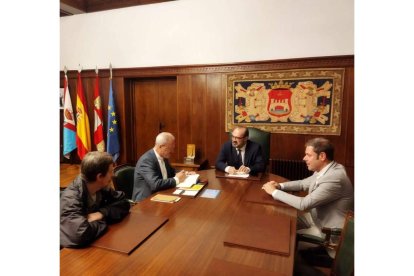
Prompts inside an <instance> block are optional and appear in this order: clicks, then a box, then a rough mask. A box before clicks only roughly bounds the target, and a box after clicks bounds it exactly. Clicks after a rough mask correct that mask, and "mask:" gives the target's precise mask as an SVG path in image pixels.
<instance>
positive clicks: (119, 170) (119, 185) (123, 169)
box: [113, 164, 135, 199]
mask: <svg viewBox="0 0 414 276" xmlns="http://www.w3.org/2000/svg"><path fill="white" fill-rule="evenodd" d="M114 171H115V172H114V178H113V182H114V186H115V190H118V191H123V192H124V193H125V195H126V197H127V198H128V199H131V198H132V190H133V188H134V172H135V167H133V166H130V165H127V164H125V165H120V166H117V167H116V168H115V169H114Z"/></svg>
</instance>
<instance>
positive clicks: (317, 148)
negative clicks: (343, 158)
mask: <svg viewBox="0 0 414 276" xmlns="http://www.w3.org/2000/svg"><path fill="white" fill-rule="evenodd" d="M305 146H306V147H313V151H314V152H316V154H317V155H318V156H319V154H320V153H321V152H324V153H325V154H326V158H327V159H328V160H329V161H333V160H334V146H333V145H332V143H331V142H330V141H329V140H328V139H326V138H322V137H318V138H313V139H311V140H309V141H308V142H306V145H305Z"/></svg>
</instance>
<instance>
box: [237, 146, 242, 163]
mask: <svg viewBox="0 0 414 276" xmlns="http://www.w3.org/2000/svg"><path fill="white" fill-rule="evenodd" d="M237 163H238V165H239V167H240V166H241V165H243V160H242V155H241V150H240V149H238V150H237Z"/></svg>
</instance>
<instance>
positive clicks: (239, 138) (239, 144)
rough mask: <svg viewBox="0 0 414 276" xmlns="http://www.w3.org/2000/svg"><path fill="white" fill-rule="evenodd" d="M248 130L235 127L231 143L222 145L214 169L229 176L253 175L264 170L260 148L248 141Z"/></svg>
mask: <svg viewBox="0 0 414 276" xmlns="http://www.w3.org/2000/svg"><path fill="white" fill-rule="evenodd" d="M248 139H249V130H248V129H247V128H245V127H236V128H235V129H234V130H233V132H232V137H231V141H227V142H226V143H224V145H223V147H222V148H221V150H220V153H219V156H218V157H217V161H216V169H218V170H221V171H225V172H227V173H230V174H235V173H238V172H240V173H248V174H252V175H255V174H257V173H260V172H264V170H265V162H264V159H263V152H262V147H261V146H260V145H259V144H257V143H255V142H253V141H250V140H248Z"/></svg>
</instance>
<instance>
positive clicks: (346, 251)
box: [298, 211, 354, 276]
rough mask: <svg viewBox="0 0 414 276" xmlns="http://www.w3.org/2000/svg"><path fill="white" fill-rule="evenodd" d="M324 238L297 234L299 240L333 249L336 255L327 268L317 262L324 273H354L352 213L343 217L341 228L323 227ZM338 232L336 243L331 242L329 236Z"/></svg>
mask: <svg viewBox="0 0 414 276" xmlns="http://www.w3.org/2000/svg"><path fill="white" fill-rule="evenodd" d="M322 232H324V233H325V234H326V236H325V239H321V238H317V237H315V236H311V235H298V239H299V241H306V242H310V243H314V244H318V245H319V246H323V247H325V248H331V249H335V251H336V255H335V259H334V260H333V264H332V265H331V266H329V269H324V268H323V267H327V266H325V265H323V264H317V265H316V268H318V269H319V270H322V271H323V272H324V274H326V275H344V276H348V275H353V274H354V213H353V212H351V211H349V212H348V213H347V215H346V217H345V223H344V227H343V229H338V228H323V229H322ZM337 234H340V239H339V243H338V244H336V245H335V244H332V243H331V236H332V235H337Z"/></svg>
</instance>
